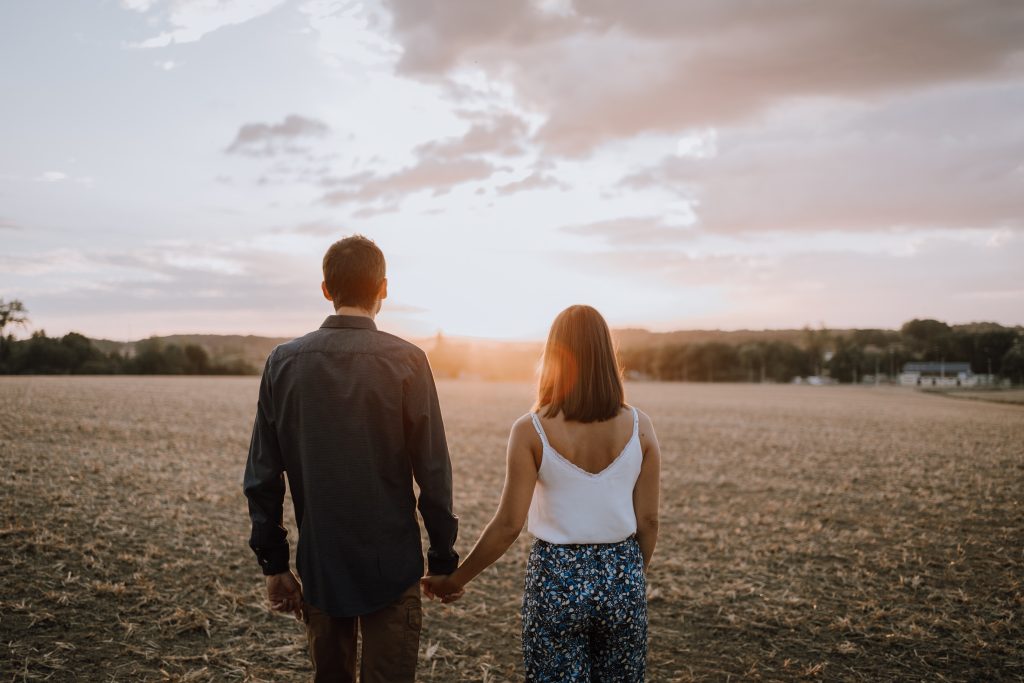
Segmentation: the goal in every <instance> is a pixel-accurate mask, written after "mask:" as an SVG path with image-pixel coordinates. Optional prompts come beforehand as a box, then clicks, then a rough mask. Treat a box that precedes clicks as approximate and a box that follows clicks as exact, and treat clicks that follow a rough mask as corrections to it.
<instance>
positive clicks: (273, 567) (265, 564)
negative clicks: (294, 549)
mask: <svg viewBox="0 0 1024 683" xmlns="http://www.w3.org/2000/svg"><path fill="white" fill-rule="evenodd" d="M256 559H257V561H258V562H259V564H260V569H262V570H263V574H264V576H271V575H273V574H281V573H283V572H286V571H288V546H284V547H282V548H274V549H272V550H264V551H262V552H259V553H257V554H256Z"/></svg>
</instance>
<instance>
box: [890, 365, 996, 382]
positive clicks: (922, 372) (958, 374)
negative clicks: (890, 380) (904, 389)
mask: <svg viewBox="0 0 1024 683" xmlns="http://www.w3.org/2000/svg"><path fill="white" fill-rule="evenodd" d="M979 379H980V378H979V376H978V375H975V374H974V373H973V372H971V364H970V363H949V362H946V361H929V362H926V363H905V364H904V365H903V372H902V373H900V384H902V385H903V386H908V387H973V386H976V385H978V384H979V383H980V382H979Z"/></svg>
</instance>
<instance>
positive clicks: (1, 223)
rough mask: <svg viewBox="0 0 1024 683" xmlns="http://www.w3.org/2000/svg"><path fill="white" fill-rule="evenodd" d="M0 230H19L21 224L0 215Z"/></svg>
mask: <svg viewBox="0 0 1024 683" xmlns="http://www.w3.org/2000/svg"><path fill="white" fill-rule="evenodd" d="M0 230H21V226H20V225H18V224H16V223H15V222H14V221H9V220H7V219H6V218H2V217H0Z"/></svg>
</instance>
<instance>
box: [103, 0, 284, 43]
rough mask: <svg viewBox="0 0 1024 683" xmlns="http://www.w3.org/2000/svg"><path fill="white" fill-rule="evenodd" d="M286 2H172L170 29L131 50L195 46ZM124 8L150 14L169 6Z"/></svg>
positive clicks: (139, 1)
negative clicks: (223, 30)
mask: <svg viewBox="0 0 1024 683" xmlns="http://www.w3.org/2000/svg"><path fill="white" fill-rule="evenodd" d="M284 3H285V0H212V1H211V0H173V2H171V3H170V7H169V8H168V9H166V11H165V12H164V13H163V14H162V15H161V16H162V18H163V20H164V21H165V23H167V24H168V25H169V26H170V28H169V29H167V30H165V31H162V32H161V33H159V34H158V35H156V36H153V37H152V38H148V39H146V40H143V41H141V42H138V43H133V44H131V45H130V47H136V48H156V47H166V46H168V45H174V44H180V43H194V42H196V41H198V40H200V39H202V38H203V36H205V35H207V34H208V33H212V32H213V31H216V30H217V29H219V28H223V27H225V26H235V25H238V24H244V23H245V22H247V21H251V20H252V19H255V18H257V17H261V16H263V15H265V14H268V13H269V12H271V11H272V10H274V9H276V8H277V7H279V6H281V5H283V4H284ZM121 6H122V7H124V8H126V9H129V10H133V11H136V12H142V13H148V12H150V11H151V10H154V9H156V8H158V7H164V6H166V5H165V3H164V2H162V1H161V0H121Z"/></svg>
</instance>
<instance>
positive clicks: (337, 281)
mask: <svg viewBox="0 0 1024 683" xmlns="http://www.w3.org/2000/svg"><path fill="white" fill-rule="evenodd" d="M384 273H385V264H384V253H383V252H382V251H381V250H380V247H378V246H377V245H376V244H374V243H373V240H371V239H369V238H368V237H363V236H362V235H352V236H351V237H346V238H345V239H341V240H338V241H337V242H335V243H334V244H332V245H331V246H330V247H329V248H328V249H327V253H326V254H324V282H325V283H326V284H327V291H328V293H329V294H330V295H331V300H332V301H334V307H335V308H339V307H341V306H357V307H359V308H363V309H366V310H373V309H374V308H375V307H376V305H377V294H378V293H379V292H380V286H381V283H383V282H384V276H385V275H384Z"/></svg>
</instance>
